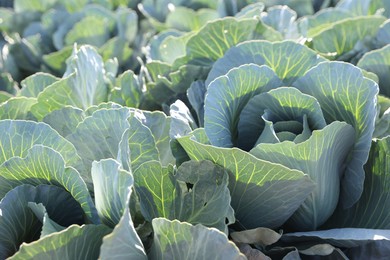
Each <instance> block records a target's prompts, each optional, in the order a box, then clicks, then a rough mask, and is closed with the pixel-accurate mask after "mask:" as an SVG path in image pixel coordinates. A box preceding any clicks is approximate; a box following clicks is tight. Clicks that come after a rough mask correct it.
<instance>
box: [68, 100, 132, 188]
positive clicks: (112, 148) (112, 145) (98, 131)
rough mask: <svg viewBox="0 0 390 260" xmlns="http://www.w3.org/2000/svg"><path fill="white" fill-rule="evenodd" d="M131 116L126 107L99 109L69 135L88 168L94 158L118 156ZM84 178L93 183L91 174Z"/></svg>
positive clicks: (88, 182)
mask: <svg viewBox="0 0 390 260" xmlns="http://www.w3.org/2000/svg"><path fill="white" fill-rule="evenodd" d="M129 116H130V113H129V111H128V110H127V109H125V108H122V109H101V110H97V111H96V112H94V113H93V114H92V116H90V117H86V118H85V119H84V121H82V122H81V123H80V124H79V125H78V126H77V128H76V129H75V130H74V132H73V133H72V134H71V135H69V136H67V139H68V140H69V141H70V142H72V143H73V144H74V145H75V147H76V149H77V151H78V152H79V154H80V155H81V156H82V158H83V162H84V165H85V168H86V169H90V168H91V164H92V161H94V160H100V159H105V158H117V156H118V149H119V147H118V145H119V143H120V141H121V140H122V136H123V133H124V132H125V131H126V130H127V129H128V128H129V127H130V124H129V122H128V121H127V119H128V117H129ZM83 178H84V180H85V181H86V182H87V184H88V185H91V183H92V180H91V177H90V176H89V175H85V176H83Z"/></svg>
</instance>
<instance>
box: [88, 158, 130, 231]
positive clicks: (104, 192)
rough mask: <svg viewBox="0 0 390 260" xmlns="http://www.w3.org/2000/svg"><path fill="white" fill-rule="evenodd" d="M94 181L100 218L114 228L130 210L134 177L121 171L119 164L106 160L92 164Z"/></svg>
mask: <svg viewBox="0 0 390 260" xmlns="http://www.w3.org/2000/svg"><path fill="white" fill-rule="evenodd" d="M92 180H93V184H94V191H95V201H96V209H97V210H98V213H99V216H100V218H101V220H102V222H103V223H104V224H106V225H107V226H109V227H112V228H113V227H115V225H116V224H118V223H119V220H120V218H121V217H122V215H123V214H124V212H125V209H126V208H128V203H127V200H128V195H129V189H131V187H132V186H133V176H132V175H131V173H130V172H128V171H125V170H123V169H121V165H120V163H119V162H117V161H115V160H113V159H104V160H101V161H99V162H97V161H94V162H93V163H92Z"/></svg>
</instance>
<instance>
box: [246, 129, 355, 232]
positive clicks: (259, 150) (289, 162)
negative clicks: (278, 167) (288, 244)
mask: <svg viewBox="0 0 390 260" xmlns="http://www.w3.org/2000/svg"><path fill="white" fill-rule="evenodd" d="M354 132H355V131H354V130H353V128H352V126H350V125H348V124H346V123H344V122H333V123H331V124H330V125H328V126H326V127H325V128H324V129H322V130H317V131H313V134H312V135H311V137H310V138H309V139H308V140H307V141H305V142H302V143H299V144H295V143H293V142H289V141H286V142H281V143H278V144H259V145H257V146H256V147H255V148H253V149H252V150H251V154H253V155H254V156H256V157H257V158H260V159H263V160H267V161H270V162H273V163H280V164H282V165H285V166H287V167H289V168H290V169H298V170H301V171H302V172H304V173H306V174H308V175H309V176H310V179H311V180H312V181H314V182H315V183H316V187H315V189H314V191H313V192H312V193H311V195H310V196H309V197H308V198H307V199H306V200H305V202H304V203H303V204H302V205H301V206H300V208H299V209H298V210H297V211H296V212H295V213H294V215H293V216H292V217H291V219H290V220H289V225H290V226H291V228H293V229H294V230H301V231H302V230H315V229H317V228H318V227H319V226H320V225H322V224H323V223H324V222H325V221H326V220H327V219H328V218H329V217H330V216H331V215H332V214H333V211H334V210H335V209H336V206H337V203H338V200H339V193H340V190H339V188H340V176H341V175H342V171H343V163H344V161H345V159H346V157H347V155H348V153H349V151H350V149H351V148H352V146H353V144H354V141H355V139H354Z"/></svg>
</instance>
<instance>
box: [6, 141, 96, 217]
mask: <svg viewBox="0 0 390 260" xmlns="http://www.w3.org/2000/svg"><path fill="white" fill-rule="evenodd" d="M22 184H30V185H34V186H36V185H39V184H47V185H49V184H50V185H54V186H59V187H62V188H63V189H65V190H67V191H68V192H69V193H70V194H71V195H72V196H73V198H74V199H75V200H76V201H77V202H78V203H79V204H80V206H81V207H82V208H83V210H84V212H85V215H86V216H87V218H88V219H89V220H90V221H91V222H93V223H99V222H100V220H99V218H98V216H97V212H96V209H95V206H94V204H93V201H92V198H91V196H90V194H89V192H88V189H87V186H86V185H85V183H84V181H83V179H82V178H81V176H80V174H79V173H78V172H77V171H76V170H75V169H74V168H72V167H67V166H66V165H65V162H64V159H63V158H62V156H61V154H59V153H58V152H56V151H54V150H53V149H52V148H49V147H46V146H42V145H34V146H33V147H32V148H31V149H29V150H28V151H27V154H26V156H25V157H23V158H20V157H12V158H11V159H9V160H7V161H5V162H4V163H3V164H1V165H0V198H3V197H4V196H5V194H6V193H7V192H8V191H10V190H11V189H13V188H15V187H17V186H18V185H22Z"/></svg>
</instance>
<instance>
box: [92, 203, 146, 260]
mask: <svg viewBox="0 0 390 260" xmlns="http://www.w3.org/2000/svg"><path fill="white" fill-rule="evenodd" d="M99 258H101V259H113V260H114V259H137V260H138V259H140V260H141V259H145V260H146V259H148V258H147V256H146V253H145V249H144V247H143V245H142V242H141V239H140V238H139V237H138V235H137V232H136V230H135V228H134V224H133V221H132V219H131V216H130V210H129V208H128V207H126V208H125V210H124V212H123V216H122V218H121V219H120V221H119V223H118V225H116V226H115V228H114V230H113V231H112V233H111V234H108V235H106V236H105V237H104V238H103V244H102V246H101V248H100V255H99Z"/></svg>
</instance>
